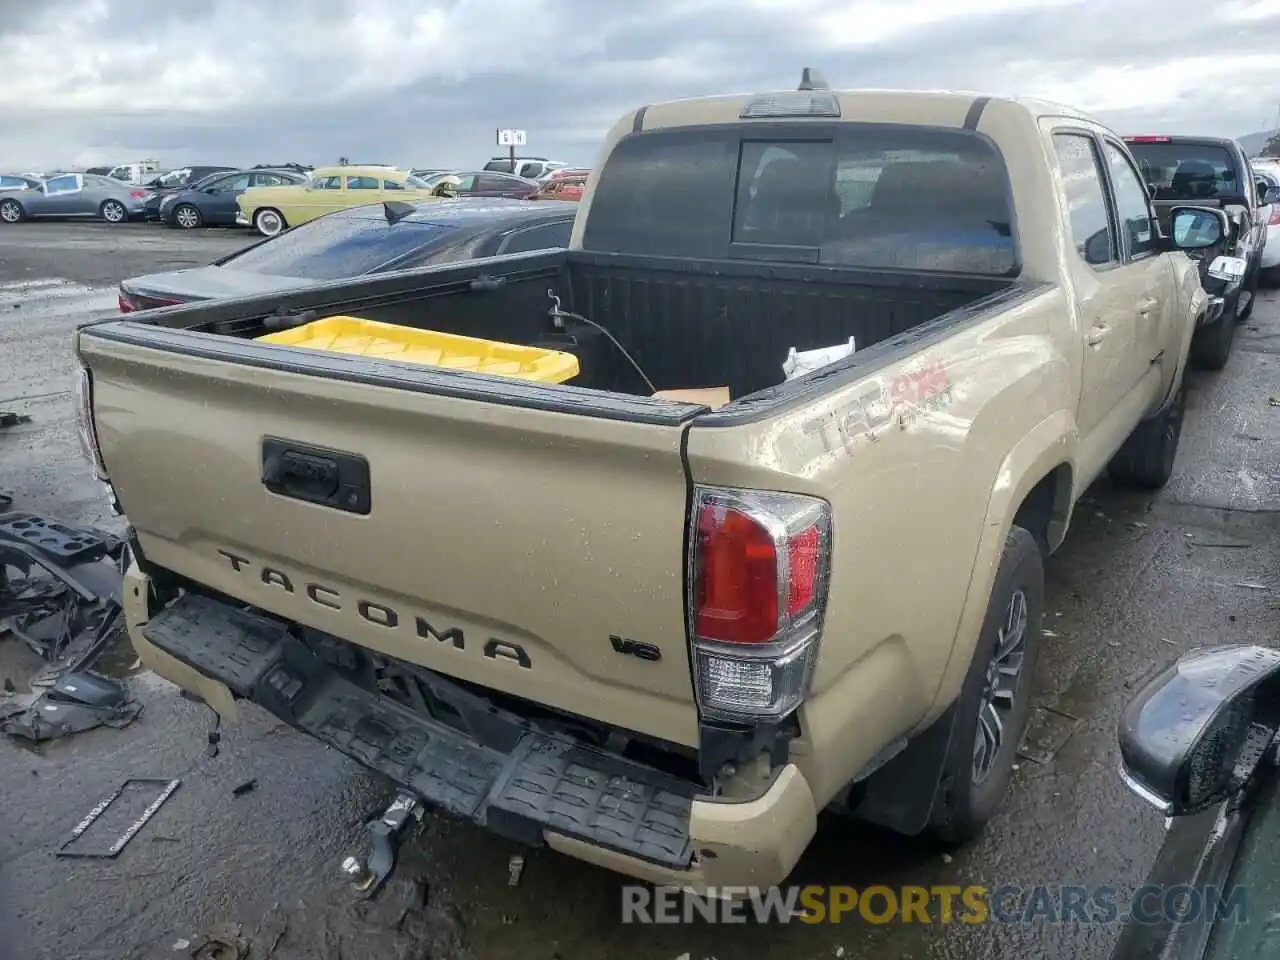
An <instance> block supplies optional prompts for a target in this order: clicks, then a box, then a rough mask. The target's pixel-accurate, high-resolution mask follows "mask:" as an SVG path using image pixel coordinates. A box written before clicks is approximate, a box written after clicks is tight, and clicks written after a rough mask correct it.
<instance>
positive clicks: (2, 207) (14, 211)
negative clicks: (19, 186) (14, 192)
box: [0, 199, 27, 223]
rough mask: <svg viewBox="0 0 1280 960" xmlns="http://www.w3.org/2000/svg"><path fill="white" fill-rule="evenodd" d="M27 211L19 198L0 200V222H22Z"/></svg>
mask: <svg viewBox="0 0 1280 960" xmlns="http://www.w3.org/2000/svg"><path fill="white" fill-rule="evenodd" d="M26 215H27V214H26V211H25V210H23V209H22V204H20V203H19V202H18V201H17V200H13V199H6V200H4V201H0V223H21V222H22V219H23V217H25V216H26Z"/></svg>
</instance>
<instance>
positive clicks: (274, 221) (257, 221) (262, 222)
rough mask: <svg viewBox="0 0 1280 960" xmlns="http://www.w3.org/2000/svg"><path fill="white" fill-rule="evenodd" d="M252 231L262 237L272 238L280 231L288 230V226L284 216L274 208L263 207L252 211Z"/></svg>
mask: <svg viewBox="0 0 1280 960" xmlns="http://www.w3.org/2000/svg"><path fill="white" fill-rule="evenodd" d="M253 229H255V230H257V231H258V232H259V233H260V234H262V235H263V236H264V237H274V236H276V235H277V234H278V233H280V232H281V231H282V230H288V229H289V224H287V223H285V219H284V214H282V213H281V212H280V211H279V210H277V209H275V208H274V207H263V208H262V209H261V210H255V211H254V214H253Z"/></svg>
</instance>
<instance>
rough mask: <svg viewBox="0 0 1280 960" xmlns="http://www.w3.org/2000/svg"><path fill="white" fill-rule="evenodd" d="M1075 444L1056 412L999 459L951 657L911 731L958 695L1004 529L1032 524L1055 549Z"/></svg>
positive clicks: (1063, 415) (1071, 488)
mask: <svg viewBox="0 0 1280 960" xmlns="http://www.w3.org/2000/svg"><path fill="white" fill-rule="evenodd" d="M1079 442H1080V441H1079V433H1078V431H1077V430H1076V422H1075V415H1074V413H1073V412H1072V411H1068V410H1060V411H1058V412H1057V413H1054V414H1051V415H1050V416H1048V417H1046V418H1045V419H1044V420H1043V421H1041V422H1040V423H1039V424H1038V425H1037V426H1035V427H1034V428H1033V429H1032V430H1030V431H1029V432H1028V433H1027V434H1026V435H1025V436H1024V437H1023V438H1022V439H1021V440H1020V441H1019V442H1018V443H1017V444H1015V445H1014V447H1013V448H1012V449H1011V450H1010V451H1009V453H1008V454H1007V455H1006V456H1005V458H1004V460H1003V461H1001V464H1000V467H999V469H998V470H997V471H996V474H995V477H994V479H993V483H992V487H991V495H990V497H989V499H988V502H987V510H986V515H985V517H984V518H983V524H982V530H981V533H980V534H979V538H978V544H977V548H976V550H975V551H974V558H973V566H972V570H971V573H970V577H969V586H968V589H967V591H966V593H965V600H964V604H963V607H962V608H961V613H960V617H959V620H958V621H957V624H956V632H955V636H954V638H953V639H952V643H951V655H950V657H949V658H948V660H947V665H946V668H945V669H944V670H943V674H942V678H941V680H940V681H939V684H938V688H937V690H936V691H935V694H934V698H933V706H932V708H931V709H930V711H929V712H928V714H927V715H926V716H924V717H923V718H922V719H921V722H920V724H919V725H918V726H917V728H916V730H915V731H913V733H917V732H920V731H922V730H924V729H925V728H927V727H928V726H929V725H930V724H931V723H933V721H934V720H936V719H937V718H938V717H939V716H941V715H942V713H943V712H944V711H945V710H946V708H947V707H948V706H949V705H950V704H951V703H952V702H953V701H954V700H955V698H956V697H957V696H958V695H959V692H960V687H961V684H962V683H963V682H964V676H965V672H966V670H967V669H968V666H969V663H970V661H971V660H972V659H973V651H974V648H975V646H976V644H977V642H978V635H979V633H980V632H981V629H982V623H983V620H984V618H985V617H986V613H987V604H988V602H989V600H990V596H991V590H992V588H993V586H994V584H995V580H996V574H997V572H998V570H999V567H1000V558H1001V556H1003V553H1004V546H1005V541H1006V540H1007V538H1008V536H1009V530H1010V529H1011V528H1012V527H1013V526H1014V525H1018V526H1025V525H1027V524H1031V525H1032V526H1031V527H1028V531H1029V532H1030V533H1031V534H1032V535H1033V536H1034V537H1035V538H1036V540H1037V542H1039V543H1040V544H1041V550H1042V552H1043V553H1046V554H1049V553H1052V552H1053V551H1055V550H1056V549H1057V548H1058V547H1059V546H1060V545H1061V544H1062V541H1063V540H1064V539H1065V538H1066V533H1067V528H1068V526H1069V524H1070V521H1071V510H1072V507H1073V506H1074V504H1075V495H1076V490H1075V486H1076V483H1077V478H1078V469H1077V463H1076V453H1077V449H1078V447H1079ZM1033 527H1035V528H1038V529H1033Z"/></svg>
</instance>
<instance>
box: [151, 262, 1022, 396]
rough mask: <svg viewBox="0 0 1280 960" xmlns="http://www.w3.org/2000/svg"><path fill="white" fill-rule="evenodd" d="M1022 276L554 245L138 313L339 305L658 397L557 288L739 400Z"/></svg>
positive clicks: (258, 316) (300, 313) (667, 375)
mask: <svg viewBox="0 0 1280 960" xmlns="http://www.w3.org/2000/svg"><path fill="white" fill-rule="evenodd" d="M1014 283H1015V281H1013V280H1007V279H1002V278H986V277H974V276H964V275H945V274H943V275H924V274H908V273H897V274H895V273H891V272H887V271H873V270H857V269H850V268H831V267H817V266H808V265H805V266H793V265H767V266H764V265H761V264H759V263H750V262H728V261H717V262H686V261H675V260H670V259H657V258H640V257H635V256H618V255H609V254H596V253H586V252H583V251H556V252H553V253H541V254H532V255H522V256H514V257H504V258H495V259H494V260H491V261H488V262H483V263H473V264H464V265H460V266H449V267H447V268H443V269H440V268H435V269H431V268H428V269H425V270H419V271H412V272H407V273H404V274H402V275H397V276H393V277H385V278H377V279H373V280H364V281H358V282H350V281H347V282H342V283H334V284H326V285H324V286H321V287H315V288H312V289H309V290H304V291H299V292H296V293H288V294H274V295H269V296H263V297H254V298H242V299H236V300H228V301H223V302H219V303H209V304H199V305H195V306H186V307H178V308H173V309H166V310H161V311H156V312H155V313H153V314H151V315H149V316H147V317H144V318H140V321H141V322H144V323H155V324H159V325H163V326H166V327H176V328H182V329H187V330H191V331H198V332H203V333H212V334H220V335H231V336H235V337H255V336H259V335H261V334H262V333H264V332H266V331H267V330H268V329H272V328H273V327H271V326H269V323H270V321H267V322H265V323H264V321H266V318H268V316H270V315H272V314H275V315H276V316H275V317H274V318H273V319H274V321H275V323H276V324H279V322H280V320H281V316H280V315H285V316H286V317H287V316H289V315H292V317H293V319H292V320H291V321H290V320H286V321H285V322H286V323H288V322H298V321H305V320H307V319H314V318H318V317H322V316H327V315H330V314H351V315H356V316H360V317H364V318H367V319H371V320H380V321H384V322H388V323H396V324H402V325H405V326H411V327H420V328H428V329H435V330H441V331H444V332H446V333H455V334H463V335H466V336H474V337H484V338H489V339H495V340H503V341H507V342H512V343H523V344H534V345H540V346H548V347H553V348H558V349H568V350H570V352H574V353H577V354H578V355H579V360H580V363H581V367H582V372H581V374H580V375H579V376H578V377H576V378H575V379H574V380H572V381H571V384H572V385H573V386H578V387H587V388H593V389H597V390H609V391H615V392H618V393H625V394H634V395H638V396H648V395H649V393H650V391H649V389H648V387H647V385H646V384H645V383H644V382H643V380H642V379H641V378H640V377H639V376H638V375H637V374H636V373H635V371H634V369H633V368H632V367H631V365H630V363H629V362H627V360H626V359H625V358H624V357H623V356H622V355H621V354H620V352H619V351H618V350H617V348H616V347H614V346H613V345H612V344H610V343H608V342H607V340H606V339H605V338H604V335H603V334H601V333H600V332H599V331H598V330H597V329H595V328H593V327H592V326H590V325H589V324H584V323H580V322H577V321H574V320H570V321H569V322H568V325H567V330H566V331H565V333H566V334H567V335H568V336H569V337H571V338H572V339H573V341H574V342H573V343H572V344H568V345H567V344H566V341H565V339H564V334H560V333H558V332H557V331H555V330H553V328H552V326H551V324H550V322H549V319H548V311H549V309H550V308H551V306H552V299H551V295H552V294H554V296H556V297H557V298H559V301H560V305H561V306H562V308H563V309H564V310H566V311H569V312H571V313H574V314H578V315H580V316H581V317H585V318H586V319H587V320H590V321H594V323H595V324H599V325H600V326H602V327H604V328H605V329H606V330H608V331H609V333H610V334H612V335H613V337H614V338H616V339H617V340H618V341H619V342H620V343H621V344H622V345H623V346H625V347H626V349H627V351H628V352H629V353H630V354H631V355H632V356H633V357H634V358H635V360H636V362H637V363H638V364H639V366H640V367H641V368H642V369H643V370H644V372H645V374H646V375H647V376H648V378H649V380H651V381H652V383H653V385H654V386H655V387H656V388H657V389H659V390H668V389H679V388H697V387H708V386H727V387H729V389H730V395H731V397H732V398H733V399H737V398H738V397H741V396H745V395H747V394H750V393H754V392H756V391H758V390H762V389H765V388H768V387H772V386H776V385H777V384H779V383H781V382H782V380H783V374H782V361H783V360H784V359H785V358H786V355H787V351H788V350H789V348H791V347H793V346H794V347H796V348H797V349H800V350H805V349H811V348H815V347H823V346H831V345H834V344H839V343H844V342H846V341H847V340H848V338H849V337H854V338H855V340H856V344H857V349H858V351H864V350H866V349H867V348H869V347H871V346H873V345H875V344H878V343H882V342H884V341H887V340H891V339H893V338H894V337H897V336H899V335H901V334H904V333H907V332H908V331H911V330H913V329H915V328H917V327H920V326H921V325H923V324H926V323H929V322H931V321H933V320H936V319H938V318H940V317H943V316H945V315H947V314H952V313H955V312H956V311H961V310H963V308H965V307H968V306H969V305H970V304H973V303H975V302H977V301H979V300H982V299H984V298H986V297H989V296H991V295H993V294H997V293H999V292H1001V291H1004V290H1007V289H1009V288H1010V287H1012V286H1013V285H1014Z"/></svg>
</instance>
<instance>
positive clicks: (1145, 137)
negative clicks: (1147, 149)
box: [1124, 133, 1172, 143]
mask: <svg viewBox="0 0 1280 960" xmlns="http://www.w3.org/2000/svg"><path fill="white" fill-rule="evenodd" d="M1124 139H1125V142H1126V143H1170V142H1171V141H1172V138H1171V137H1162V136H1158V135H1156V134H1150V133H1145V134H1141V135H1139V136H1136V137H1125V138H1124Z"/></svg>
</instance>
